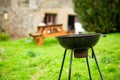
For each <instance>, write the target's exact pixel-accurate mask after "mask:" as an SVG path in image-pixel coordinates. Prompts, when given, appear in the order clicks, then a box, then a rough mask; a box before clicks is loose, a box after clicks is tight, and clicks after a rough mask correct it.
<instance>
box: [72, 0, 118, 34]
mask: <svg viewBox="0 0 120 80" xmlns="http://www.w3.org/2000/svg"><path fill="white" fill-rule="evenodd" d="M73 3H74V10H75V12H76V13H77V15H78V18H79V19H80V21H81V23H82V25H83V27H84V28H85V29H86V30H87V31H95V32H101V33H109V32H115V31H120V28H119V27H120V25H119V22H120V9H119V8H120V6H119V3H120V1H119V0H73Z"/></svg>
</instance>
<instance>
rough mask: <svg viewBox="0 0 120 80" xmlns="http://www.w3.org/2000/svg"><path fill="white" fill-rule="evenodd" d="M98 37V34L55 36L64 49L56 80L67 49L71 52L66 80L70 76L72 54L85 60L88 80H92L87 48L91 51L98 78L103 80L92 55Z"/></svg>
mask: <svg viewBox="0 0 120 80" xmlns="http://www.w3.org/2000/svg"><path fill="white" fill-rule="evenodd" d="M100 35H101V34H100V33H95V34H72V35H63V36H57V37H56V38H57V40H58V42H59V43H60V45H61V46H62V47H64V48H65V51H64V56H63V60H62V65H61V69H60V73H59V78H58V80H60V78H61V74H62V69H63V66H64V60H65V57H66V52H67V50H68V49H70V50H71V54H70V65H69V73H68V80H70V76H71V69H72V58H73V54H74V57H75V58H86V62H87V67H88V73H89V78H90V80H92V77H91V72H90V67H89V61H88V49H89V48H91V50H92V58H94V59H95V62H96V65H97V68H98V71H99V74H100V77H101V79H102V80H104V79H103V76H102V73H101V71H100V68H99V65H98V61H97V58H96V55H95V53H94V49H93V47H94V46H95V45H96V43H97V42H98V41H99V38H100Z"/></svg>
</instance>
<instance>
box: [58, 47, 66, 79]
mask: <svg viewBox="0 0 120 80" xmlns="http://www.w3.org/2000/svg"><path fill="white" fill-rule="evenodd" d="M66 52H67V49H65V51H64V56H63V61H62V65H61V69H60V74H59V78H58V80H60V78H61V74H62V69H63V66H64V60H65V56H66Z"/></svg>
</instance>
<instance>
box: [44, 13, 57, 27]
mask: <svg viewBox="0 0 120 80" xmlns="http://www.w3.org/2000/svg"><path fill="white" fill-rule="evenodd" d="M56 16H57V15H56V14H45V19H44V22H45V23H46V24H47V25H49V24H56Z"/></svg>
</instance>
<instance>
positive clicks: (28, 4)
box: [0, 0, 75, 38]
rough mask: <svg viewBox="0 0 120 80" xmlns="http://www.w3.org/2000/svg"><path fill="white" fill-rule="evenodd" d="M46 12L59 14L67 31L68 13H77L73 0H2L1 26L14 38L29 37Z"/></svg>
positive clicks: (58, 17) (60, 20)
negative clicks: (74, 9)
mask: <svg viewBox="0 0 120 80" xmlns="http://www.w3.org/2000/svg"><path fill="white" fill-rule="evenodd" d="M66 3H67V4H66ZM45 13H55V14H57V15H58V16H57V24H63V26H64V29H65V30H66V31H67V21H68V19H67V18H68V15H69V14H70V15H75V13H74V11H73V5H72V2H71V0H0V27H2V29H4V31H5V32H6V33H8V34H10V36H11V37H12V38H22V37H29V33H33V32H36V29H37V28H36V27H37V26H38V24H39V23H41V22H42V21H43V19H44V17H45ZM5 17H6V18H5Z"/></svg>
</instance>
